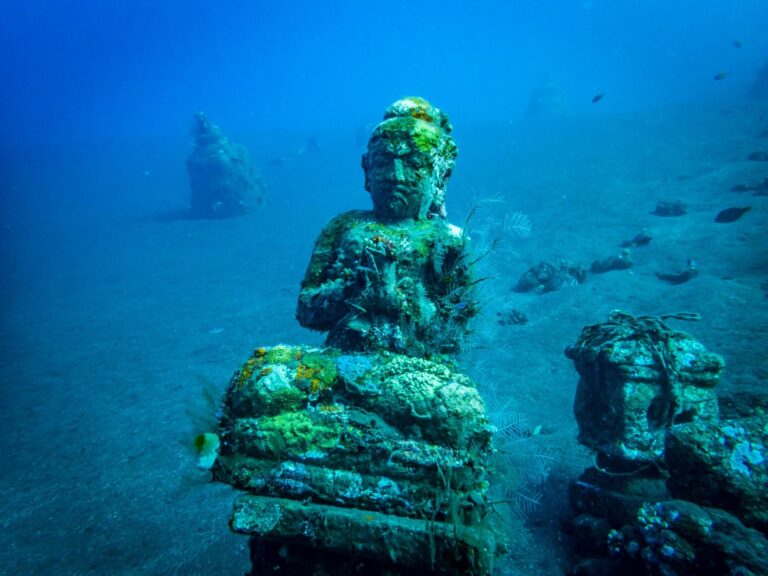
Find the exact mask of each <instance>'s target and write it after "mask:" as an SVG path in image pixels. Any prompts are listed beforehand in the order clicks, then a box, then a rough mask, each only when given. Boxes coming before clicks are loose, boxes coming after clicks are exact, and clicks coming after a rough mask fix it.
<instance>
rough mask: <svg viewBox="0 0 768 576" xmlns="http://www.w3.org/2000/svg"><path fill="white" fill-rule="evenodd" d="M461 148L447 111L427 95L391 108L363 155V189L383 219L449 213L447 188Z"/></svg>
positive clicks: (433, 215)
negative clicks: (457, 142) (446, 210)
mask: <svg viewBox="0 0 768 576" xmlns="http://www.w3.org/2000/svg"><path fill="white" fill-rule="evenodd" d="M457 154H458V150H457V148H456V144H455V142H454V141H453V138H452V137H451V125H450V123H449V122H448V116H447V115H445V114H443V113H442V112H441V111H440V110H439V109H437V108H435V107H434V106H432V105H431V104H430V103H429V102H427V101H426V100H424V99H423V98H416V97H408V98H403V99H402V100H398V101H397V102H395V103H394V104H392V105H391V106H390V107H389V108H387V110H386V112H385V113H384V120H383V121H382V122H381V123H380V124H379V125H378V126H376V128H374V130H373V133H372V134H371V138H370V140H369V141H368V151H367V152H366V153H365V154H363V162H362V165H363V170H364V171H365V189H366V190H367V191H368V192H370V194H371V198H372V200H373V209H374V212H375V213H376V215H377V216H378V217H379V218H381V219H383V220H399V219H403V218H415V219H423V218H428V217H430V218H433V217H435V216H441V217H444V216H445V187H446V184H447V182H448V178H449V177H450V175H451V172H452V171H453V166H454V164H455V163H456V156H457Z"/></svg>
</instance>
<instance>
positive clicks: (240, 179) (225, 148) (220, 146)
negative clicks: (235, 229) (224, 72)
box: [187, 112, 265, 218]
mask: <svg viewBox="0 0 768 576" xmlns="http://www.w3.org/2000/svg"><path fill="white" fill-rule="evenodd" d="M192 134H193V137H194V143H193V144H194V148H193V150H192V152H191V153H190V155H189V157H188V158H187V172H188V173H189V186H190V188H191V192H192V193H191V195H190V198H189V203H190V213H191V215H192V216H193V217H196V218H229V217H232V216H237V215H238V214H244V213H245V212H247V211H248V210H250V209H252V208H253V207H255V206H261V205H262V204H263V203H264V198H265V188H264V183H263V182H262V181H261V178H260V176H259V173H258V171H257V170H256V168H255V167H254V166H253V164H251V161H250V159H249V158H248V153H247V152H246V150H245V148H243V147H242V146H239V145H237V144H232V143H231V142H229V140H228V139H227V138H226V137H225V136H223V135H222V134H221V132H220V131H219V128H218V126H216V125H214V124H211V122H210V121H209V120H208V118H206V116H205V114H203V113H202V112H198V113H197V114H195V124H194V127H193V129H192Z"/></svg>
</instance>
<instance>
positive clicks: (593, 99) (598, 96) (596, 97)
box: [592, 93, 605, 104]
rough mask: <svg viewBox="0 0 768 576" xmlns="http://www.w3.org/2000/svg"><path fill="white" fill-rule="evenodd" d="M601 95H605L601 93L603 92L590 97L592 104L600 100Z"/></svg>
mask: <svg viewBox="0 0 768 576" xmlns="http://www.w3.org/2000/svg"><path fill="white" fill-rule="evenodd" d="M603 96H605V94H603V93H600V94H595V95H594V96H593V97H592V104H597V103H598V102H600V100H602V99H603Z"/></svg>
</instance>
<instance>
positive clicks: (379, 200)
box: [196, 98, 505, 576]
mask: <svg viewBox="0 0 768 576" xmlns="http://www.w3.org/2000/svg"><path fill="white" fill-rule="evenodd" d="M450 133H451V127H450V124H449V123H448V119H447V117H446V116H445V115H444V114H443V113H442V112H440V111H439V110H438V109H437V108H435V107H433V106H432V105H430V104H429V103H428V102H427V101H425V100H423V99H421V98H405V99H403V100H399V101H397V102H395V103H394V104H393V105H392V106H390V107H389V108H388V109H387V111H386V113H385V116H384V120H383V121H382V122H381V123H380V124H379V125H378V126H377V127H376V128H375V129H374V131H373V134H372V136H371V139H370V142H369V144H368V151H367V153H366V154H365V155H364V157H363V168H364V170H365V176H366V180H365V182H366V189H367V190H368V191H369V192H370V193H371V197H372V199H373V210H372V211H363V210H359V211H352V212H347V213H345V214H342V215H341V216H338V217H336V218H335V219H333V220H332V221H331V222H330V223H329V224H328V225H326V227H325V228H324V230H323V231H322V233H321V235H320V237H319V239H318V240H317V242H316V244H315V248H314V252H313V254H312V259H311V261H310V264H309V267H308V269H307V273H306V276H305V278H304V281H303V282H302V286H301V292H300V296H299V304H298V312H297V316H298V319H299V321H300V322H301V323H302V324H303V325H304V326H307V327H310V328H313V329H316V330H325V331H328V333H329V335H328V341H327V344H328V346H327V347H324V348H312V347H308V346H285V345H277V346H269V347H259V348H256V350H254V352H253V354H252V355H251V357H250V358H248V360H247V361H246V362H245V364H244V365H243V366H242V367H241V369H240V370H238V371H237V372H236V373H235V374H234V376H233V378H232V380H231V382H230V384H229V388H228V389H227V392H226V394H225V397H224V402H223V405H222V407H221V409H220V410H219V413H218V426H217V429H216V430H215V431H206V432H205V433H202V434H200V435H199V436H198V437H197V438H196V446H197V448H198V453H199V460H198V466H199V467H201V468H204V469H210V470H211V472H212V474H213V478H214V480H216V481H219V482H224V483H227V484H230V485H232V486H234V487H236V488H237V489H239V490H241V491H242V492H241V494H240V496H239V497H238V498H237V500H236V502H235V506H234V512H233V514H232V519H231V521H230V527H231V528H232V530H234V531H235V532H238V533H241V534H246V535H248V536H249V537H250V548H251V560H252V566H253V572H252V574H254V575H255V574H264V573H270V574H271V573H279V574H281V575H297V576H298V575H304V574H317V575H320V574H333V575H334V576H344V575H346V574H350V575H351V574H367V575H371V576H373V575H381V576H384V575H385V574H386V575H388V576H395V575H400V576H406V575H416V574H455V575H457V576H458V575H468V576H487V575H489V574H491V572H492V571H493V566H494V562H495V560H496V559H497V558H498V557H499V556H500V555H501V554H502V553H503V552H504V550H505V545H504V543H503V536H502V534H501V532H500V530H499V529H498V527H497V525H496V521H497V514H496V513H495V512H494V503H493V502H492V499H491V498H490V496H489V488H490V483H489V468H490V464H489V459H490V457H491V455H492V453H493V448H492V439H493V431H494V428H493V427H492V426H491V425H490V423H489V421H488V418H487V415H486V411H485V406H484V404H483V401H482V398H481V397H480V394H479V393H478V391H477V389H476V387H475V385H474V383H473V382H472V381H471V380H470V379H469V378H468V377H467V376H465V375H463V374H461V373H460V372H459V371H458V370H457V367H456V364H455V362H454V361H453V360H452V357H451V355H452V354H454V353H456V352H457V351H458V349H459V347H460V344H461V340H462V338H463V336H464V334H465V332H466V330H467V328H466V323H467V321H468V320H469V319H470V318H471V317H472V316H473V315H475V314H476V313H477V301H476V299H475V298H474V296H473V290H474V286H475V283H474V281H473V280H472V274H471V270H472V263H473V257H472V255H471V254H470V253H469V252H468V248H467V246H466V239H465V237H464V235H463V233H462V231H461V230H459V229H458V228H456V227H453V226H451V225H450V224H448V223H447V222H446V219H445V216H446V211H445V206H444V202H445V185H446V182H447V180H448V177H449V176H450V174H451V171H452V169H453V166H454V162H455V159H456V155H457V149H456V145H455V144H454V142H453V139H452V138H451V135H450ZM278 570H279V572H276V571H278Z"/></svg>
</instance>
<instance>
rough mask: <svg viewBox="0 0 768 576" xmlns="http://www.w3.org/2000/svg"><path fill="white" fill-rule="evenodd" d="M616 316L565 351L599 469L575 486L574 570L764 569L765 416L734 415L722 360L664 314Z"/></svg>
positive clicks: (591, 575) (582, 433) (758, 410)
mask: <svg viewBox="0 0 768 576" xmlns="http://www.w3.org/2000/svg"><path fill="white" fill-rule="evenodd" d="M668 319H675V320H689V321H690V320H697V319H698V316H697V315H696V314H691V313H680V314H671V315H667V316H664V317H661V318H656V317H650V316H641V317H637V318H636V317H633V316H631V315H629V314H627V313H625V312H621V311H614V312H612V313H611V315H610V317H609V318H608V320H607V321H606V322H602V323H600V324H596V325H593V326H587V327H586V328H584V329H583V330H582V332H581V335H580V336H579V338H578V340H577V341H576V343H575V344H574V345H573V346H569V347H568V348H567V349H566V356H568V358H570V359H571V360H573V362H574V365H575V367H576V370H577V371H578V373H579V376H580V379H579V384H578V387H577V391H576V400H575V403H574V413H575V415H576V421H577V423H578V425H579V441H580V442H581V443H582V444H584V445H585V446H587V447H589V448H591V449H592V450H594V451H595V461H594V466H592V467H590V468H588V469H587V470H585V471H584V473H583V474H582V475H581V476H580V477H579V479H578V480H576V481H574V482H572V483H571V486H570V493H569V495H570V501H571V505H572V508H573V511H574V518H573V519H572V520H571V521H570V531H571V533H572V534H573V536H574V539H575V541H576V543H577V545H576V546H575V548H574V550H575V557H576V558H575V565H574V566H573V567H572V568H571V571H570V572H569V573H572V574H584V575H587V576H598V575H603V574H658V575H667V574H730V575H734V576H735V575H737V574H738V575H740V576H746V575H755V576H756V575H758V574H768V538H767V537H766V536H767V535H768V465H767V464H766V459H767V458H768V453H767V451H768V448H767V447H768V417H767V416H766V411H765V407H764V406H759V405H754V406H744V407H743V408H741V409H739V413H735V411H734V410H730V411H728V412H730V413H728V412H726V411H725V410H723V409H722V407H721V406H720V405H719V403H718V397H717V395H716V393H715V388H716V386H717V384H718V382H719V380H720V374H721V371H722V370H723V367H724V363H723V359H722V358H721V357H720V356H719V355H718V354H715V353H712V352H709V351H708V350H707V349H706V348H704V346H702V344H701V343H699V342H698V341H697V340H695V339H694V338H693V337H691V336H690V335H688V334H686V333H684V332H679V331H676V330H672V329H671V328H670V327H669V326H667V324H666V322H665V321H666V320H668Z"/></svg>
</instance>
